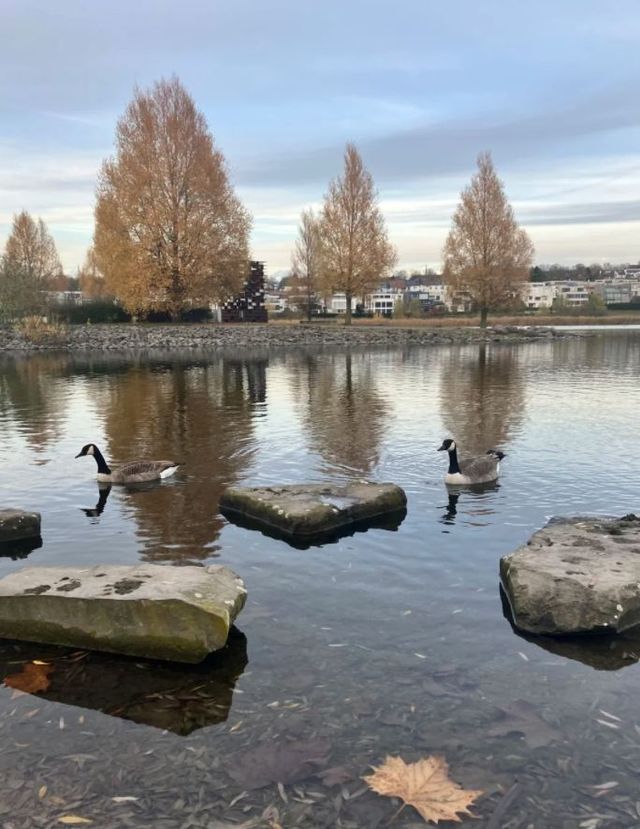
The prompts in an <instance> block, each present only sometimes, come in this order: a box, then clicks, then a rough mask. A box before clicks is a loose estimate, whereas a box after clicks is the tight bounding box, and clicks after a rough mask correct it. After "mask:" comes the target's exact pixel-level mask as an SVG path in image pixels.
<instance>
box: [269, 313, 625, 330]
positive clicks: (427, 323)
mask: <svg viewBox="0 0 640 829" xmlns="http://www.w3.org/2000/svg"><path fill="white" fill-rule="evenodd" d="M299 324H300V320H297V319H296V320H292V319H288V320H279V319H277V318H273V317H271V318H270V319H269V325H282V326H287V325H299ZM343 324H344V323H343V320H342V318H340V319H337V320H336V321H335V322H324V321H322V322H313V323H311V325H318V326H322V325H328V326H331V325H343ZM479 324H480V320H479V317H477V316H474V317H467V316H462V315H461V316H459V317H427V318H424V319H423V318H413V317H407V318H403V317H401V318H395V319H387V318H386V317H373V318H359V317H354V318H353V325H354V326H357V327H365V328H366V327H370V326H382V327H384V328H394V327H400V328H473V327H477V326H478V325H479ZM489 325H490V326H492V325H535V326H545V327H548V326H554V327H555V326H559V325H640V312H638V313H632V312H624V313H623V312H620V313H617V312H615V311H612V312H610V313H608V314H606V315H605V316H602V317H596V316H589V315H587V314H585V315H583V316H578V315H573V314H568V315H567V316H560V315H558V314H544V315H541V314H535V315H533V314H532V315H531V316H524V315H522V314H512V315H510V316H490V317H489Z"/></svg>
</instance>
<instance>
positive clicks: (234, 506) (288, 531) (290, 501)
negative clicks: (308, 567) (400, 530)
mask: <svg viewBox="0 0 640 829" xmlns="http://www.w3.org/2000/svg"><path fill="white" fill-rule="evenodd" d="M406 504H407V496H406V495H405V493H404V491H403V490H402V489H401V488H400V487H399V486H396V485H395V484H388V483H383V484H376V483H371V482H369V481H354V482H350V483H344V484H291V485H282V486H268V487H232V488H230V489H227V490H226V491H225V492H224V493H223V495H222V498H221V499H220V509H221V511H222V512H223V513H224V514H227V513H230V514H231V517H233V516H234V515H239V516H242V517H244V518H248V519H251V520H252V521H255V522H257V524H258V525H265V526H267V527H271V528H273V529H275V530H277V531H278V532H279V533H282V535H284V536H286V537H290V538H294V539H296V538H298V539H310V538H317V537H321V536H323V535H326V534H328V533H331V532H333V531H335V530H338V529H341V528H348V527H351V526H353V525H357V524H359V523H361V522H365V521H368V520H371V519H374V518H378V517H380V516H383V515H386V514H389V513H398V512H401V511H403V510H404V509H405V507H406Z"/></svg>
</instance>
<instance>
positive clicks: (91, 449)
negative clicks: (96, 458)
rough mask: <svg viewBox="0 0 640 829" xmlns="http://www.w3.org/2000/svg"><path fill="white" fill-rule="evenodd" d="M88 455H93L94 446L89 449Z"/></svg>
mask: <svg viewBox="0 0 640 829" xmlns="http://www.w3.org/2000/svg"><path fill="white" fill-rule="evenodd" d="M87 455H93V446H90V447H89V451H88V452H87Z"/></svg>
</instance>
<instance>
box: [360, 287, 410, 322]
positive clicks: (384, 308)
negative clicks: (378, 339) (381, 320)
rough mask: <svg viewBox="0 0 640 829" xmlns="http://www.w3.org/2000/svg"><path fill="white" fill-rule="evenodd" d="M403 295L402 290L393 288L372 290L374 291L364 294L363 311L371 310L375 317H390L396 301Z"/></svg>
mask: <svg viewBox="0 0 640 829" xmlns="http://www.w3.org/2000/svg"><path fill="white" fill-rule="evenodd" d="M403 296H404V292H403V291H398V290H396V289H395V288H389V289H388V290H379V291H374V293H372V294H367V295H366V296H365V298H364V309H365V311H371V312H372V313H373V314H374V316H376V317H390V316H391V315H392V314H393V309H394V308H395V305H396V302H399V301H400V300H402V298H403Z"/></svg>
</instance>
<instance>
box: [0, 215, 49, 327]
mask: <svg viewBox="0 0 640 829" xmlns="http://www.w3.org/2000/svg"><path fill="white" fill-rule="evenodd" d="M61 275H62V265H61V264H60V258H59V257H58V251H57V250H56V244H55V242H54V241H53V238H52V236H51V234H50V233H49V231H48V230H47V226H46V225H45V223H44V222H43V221H42V219H38V221H37V222H36V221H35V219H33V217H32V216H31V214H30V213H28V212H27V211H26V210H23V211H22V212H21V213H17V214H16V215H14V217H13V225H12V228H11V233H10V234H9V238H8V239H7V244H6V247H5V250H4V256H3V257H2V267H1V268H0V303H1V304H2V306H3V310H4V313H5V315H6V316H20V315H21V314H23V313H30V312H33V311H37V310H39V309H40V308H41V307H42V306H43V304H44V301H43V296H42V293H41V292H42V291H46V290H50V289H52V288H53V287H55V283H56V280H57V279H58V278H59V277H60V276H61Z"/></svg>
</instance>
